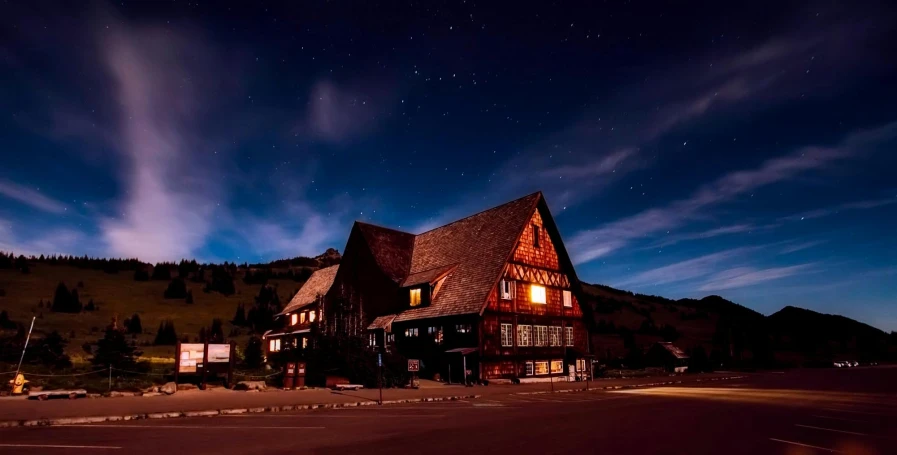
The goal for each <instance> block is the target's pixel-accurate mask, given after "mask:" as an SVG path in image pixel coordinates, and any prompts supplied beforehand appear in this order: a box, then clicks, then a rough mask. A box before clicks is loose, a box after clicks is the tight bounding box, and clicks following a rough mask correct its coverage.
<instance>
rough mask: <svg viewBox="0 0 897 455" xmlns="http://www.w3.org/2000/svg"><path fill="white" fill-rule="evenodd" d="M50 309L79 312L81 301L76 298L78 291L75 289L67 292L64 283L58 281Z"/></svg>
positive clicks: (59, 311)
mask: <svg viewBox="0 0 897 455" xmlns="http://www.w3.org/2000/svg"><path fill="white" fill-rule="evenodd" d="M50 309H51V310H52V311H55V312H58V313H80V312H81V302H80V301H79V300H78V291H77V290H76V289H75V290H72V292H69V290H68V288H67V287H66V286H65V283H62V282H60V283H59V285H57V286H56V292H55V293H54V295H53V304H52V306H51V307H50Z"/></svg>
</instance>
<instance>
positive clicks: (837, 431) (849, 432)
mask: <svg viewBox="0 0 897 455" xmlns="http://www.w3.org/2000/svg"><path fill="white" fill-rule="evenodd" d="M794 426H796V427H801V428H810V429H812V430H822V431H831V432H834V433H844V434H854V435H857V436H869V435H868V434H866V433H857V432H856V431H844V430H835V429H833V428H822V427H814V426H812V425H801V424H799V423H796V424H794Z"/></svg>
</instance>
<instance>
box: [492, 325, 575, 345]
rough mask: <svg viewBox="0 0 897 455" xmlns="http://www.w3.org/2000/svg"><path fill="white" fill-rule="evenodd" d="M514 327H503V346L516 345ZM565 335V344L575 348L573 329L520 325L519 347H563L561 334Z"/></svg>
mask: <svg viewBox="0 0 897 455" xmlns="http://www.w3.org/2000/svg"><path fill="white" fill-rule="evenodd" d="M512 331H513V326H512V325H511V324H502V325H501V345H502V346H506V347H510V346H513V345H514V339H513V332H512ZM562 332H563V333H564V340H563V341H564V344H565V345H567V346H573V327H558V326H545V325H518V326H517V346H561V333H562Z"/></svg>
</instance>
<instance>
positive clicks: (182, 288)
mask: <svg viewBox="0 0 897 455" xmlns="http://www.w3.org/2000/svg"><path fill="white" fill-rule="evenodd" d="M163 295H164V296H165V298H166V299H183V298H186V297H187V284H186V283H184V280H182V279H180V278H174V279H172V280H171V282H170V283H168V288H167V289H165V293H164V294H163Z"/></svg>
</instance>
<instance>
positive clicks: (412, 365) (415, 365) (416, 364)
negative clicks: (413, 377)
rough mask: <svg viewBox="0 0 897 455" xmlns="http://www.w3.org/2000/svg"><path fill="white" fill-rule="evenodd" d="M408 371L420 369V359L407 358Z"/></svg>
mask: <svg viewBox="0 0 897 455" xmlns="http://www.w3.org/2000/svg"><path fill="white" fill-rule="evenodd" d="M408 371H420V360H417V359H408Z"/></svg>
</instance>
